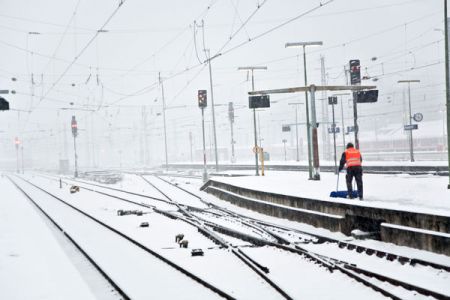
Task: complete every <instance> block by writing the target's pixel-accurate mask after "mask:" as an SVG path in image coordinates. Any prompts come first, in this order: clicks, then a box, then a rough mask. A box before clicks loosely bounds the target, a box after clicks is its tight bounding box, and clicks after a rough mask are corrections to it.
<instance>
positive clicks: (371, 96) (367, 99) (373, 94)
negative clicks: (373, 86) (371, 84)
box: [356, 90, 378, 103]
mask: <svg viewBox="0 0 450 300" xmlns="http://www.w3.org/2000/svg"><path fill="white" fill-rule="evenodd" d="M377 101H378V90H369V91H360V92H357V93H356V102H357V103H374V102H377Z"/></svg>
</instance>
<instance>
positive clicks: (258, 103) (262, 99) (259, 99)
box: [248, 95, 270, 108]
mask: <svg viewBox="0 0 450 300" xmlns="http://www.w3.org/2000/svg"><path fill="white" fill-rule="evenodd" d="M248 107H249V108H265V107H270V98H269V95H262V96H250V97H248Z"/></svg>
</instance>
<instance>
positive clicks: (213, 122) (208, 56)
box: [205, 49, 219, 172]
mask: <svg viewBox="0 0 450 300" xmlns="http://www.w3.org/2000/svg"><path fill="white" fill-rule="evenodd" d="M205 52H206V53H207V61H208V68H209V85H210V90H211V114H212V125H213V137H214V157H215V159H216V172H219V157H218V153H217V136H216V115H215V113H214V91H213V80H212V71H211V60H212V59H214V58H216V57H217V56H218V55H216V56H214V57H211V56H210V55H211V53H210V51H209V49H205Z"/></svg>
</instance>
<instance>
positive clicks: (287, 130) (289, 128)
mask: <svg viewBox="0 0 450 300" xmlns="http://www.w3.org/2000/svg"><path fill="white" fill-rule="evenodd" d="M281 131H282V132H289V131H291V126H290V125H282V126H281Z"/></svg>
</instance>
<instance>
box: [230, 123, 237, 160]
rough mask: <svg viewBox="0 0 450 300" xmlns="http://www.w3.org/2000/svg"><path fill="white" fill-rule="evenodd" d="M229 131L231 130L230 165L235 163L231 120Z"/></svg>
mask: <svg viewBox="0 0 450 300" xmlns="http://www.w3.org/2000/svg"><path fill="white" fill-rule="evenodd" d="M230 129H231V163H234V162H235V161H236V158H235V157H234V131H233V120H231V119H230Z"/></svg>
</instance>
